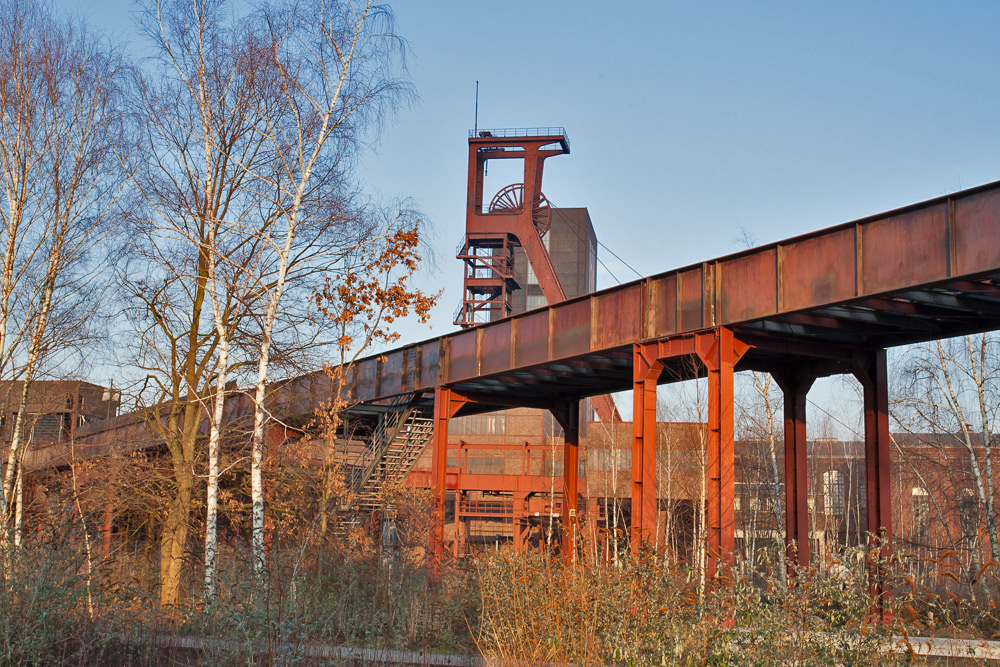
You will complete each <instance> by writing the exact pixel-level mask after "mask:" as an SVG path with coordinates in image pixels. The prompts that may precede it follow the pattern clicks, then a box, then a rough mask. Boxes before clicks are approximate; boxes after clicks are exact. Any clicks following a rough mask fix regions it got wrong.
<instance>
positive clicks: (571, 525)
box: [552, 401, 580, 563]
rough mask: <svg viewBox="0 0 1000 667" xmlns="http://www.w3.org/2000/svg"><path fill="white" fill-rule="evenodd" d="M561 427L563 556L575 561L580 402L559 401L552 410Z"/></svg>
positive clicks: (565, 560)
mask: <svg viewBox="0 0 1000 667" xmlns="http://www.w3.org/2000/svg"><path fill="white" fill-rule="evenodd" d="M552 415H553V416H554V417H555V418H556V420H557V421H558V422H559V424H560V425H561V426H562V429H563V503H562V528H563V535H562V558H563V561H564V562H567V563H570V562H573V563H575V562H576V550H577V511H576V509H577V508H576V499H577V493H578V488H579V486H578V485H579V477H578V476H579V466H580V446H579V445H580V402H579V401H568V402H566V403H561V404H560V405H558V406H557V407H555V408H554V409H553V410H552Z"/></svg>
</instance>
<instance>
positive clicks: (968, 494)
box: [958, 488, 979, 531]
mask: <svg viewBox="0 0 1000 667" xmlns="http://www.w3.org/2000/svg"><path fill="white" fill-rule="evenodd" d="M958 513H959V516H960V517H961V519H962V525H963V526H965V529H966V530H967V531H970V530H972V529H974V528H976V527H978V526H979V498H977V497H976V492H975V491H973V490H972V489H968V488H966V489H962V490H961V491H959V493H958Z"/></svg>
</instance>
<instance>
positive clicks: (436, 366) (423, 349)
mask: <svg viewBox="0 0 1000 667" xmlns="http://www.w3.org/2000/svg"><path fill="white" fill-rule="evenodd" d="M440 361H441V346H440V345H439V344H438V343H437V341H429V342H427V343H424V344H423V345H421V346H420V379H419V381H418V382H417V386H419V387H433V386H434V385H436V384H437V383H438V381H439V376H440V372H441V368H440Z"/></svg>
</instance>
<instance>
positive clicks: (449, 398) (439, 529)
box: [427, 387, 464, 577]
mask: <svg viewBox="0 0 1000 667" xmlns="http://www.w3.org/2000/svg"><path fill="white" fill-rule="evenodd" d="M456 402H457V403H458V406H457V407H456ZM463 403H464V400H463V399H458V400H457V401H456V397H455V396H453V393H452V391H451V389H448V388H447V387H437V388H435V389H434V435H433V436H432V437H431V468H432V470H433V486H434V523H433V526H432V527H431V540H430V548H429V549H428V554H427V555H428V560H429V563H430V571H431V576H432V577H436V576H437V575H440V574H441V566H442V558H443V556H444V519H445V517H444V504H445V499H446V495H447V493H448V420H449V419H451V418H452V416H454V414H455V412H457V410H458V407H461V405H462V404H463Z"/></svg>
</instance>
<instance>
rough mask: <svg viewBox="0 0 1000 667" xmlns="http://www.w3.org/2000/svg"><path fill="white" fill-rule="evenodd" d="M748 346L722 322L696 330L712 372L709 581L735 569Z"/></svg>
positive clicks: (702, 357) (701, 356)
mask: <svg viewBox="0 0 1000 667" xmlns="http://www.w3.org/2000/svg"><path fill="white" fill-rule="evenodd" d="M747 349H748V346H747V345H745V344H743V343H741V342H740V341H738V340H736V339H735V338H734V337H733V332H732V331H731V330H730V329H727V328H725V327H718V328H716V329H713V330H712V331H710V332H706V333H700V334H696V335H695V352H696V354H697V355H698V358H699V359H700V360H701V362H702V363H703V364H704V365H705V370H706V372H707V374H708V439H707V443H706V444H707V447H706V449H707V451H706V457H707V461H706V463H707V464H708V465H707V468H708V469H707V471H706V474H707V477H708V479H707V482H708V483H707V487H708V498H707V500H708V503H707V505H708V509H707V514H708V515H707V524H708V525H707V529H708V553H707V557H708V562H707V564H706V576H707V577H708V579H709V580H711V579H713V578H715V577H717V576H719V575H722V574H724V573H725V571H726V570H731V569H732V567H733V565H734V560H733V559H734V555H735V527H736V526H735V524H736V517H735V498H736V455H735V449H734V447H735V435H734V433H733V375H734V370H735V367H736V363H737V362H738V361H739V360H740V358H741V357H742V356H743V354H744V353H745V352H746V350H747Z"/></svg>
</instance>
